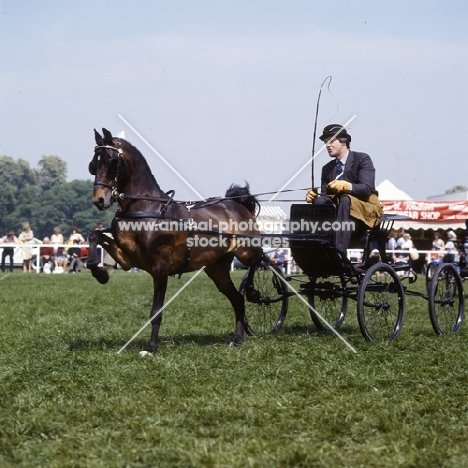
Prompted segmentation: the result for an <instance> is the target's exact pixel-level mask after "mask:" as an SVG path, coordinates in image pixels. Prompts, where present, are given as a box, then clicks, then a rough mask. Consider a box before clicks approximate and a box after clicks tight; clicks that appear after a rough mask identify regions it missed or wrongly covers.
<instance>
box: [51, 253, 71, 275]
mask: <svg viewBox="0 0 468 468" xmlns="http://www.w3.org/2000/svg"><path fill="white" fill-rule="evenodd" d="M67 264H68V255H67V253H66V252H65V249H64V248H63V247H58V249H57V255H56V256H55V268H54V273H63V272H64V271H65V270H66V268H67Z"/></svg>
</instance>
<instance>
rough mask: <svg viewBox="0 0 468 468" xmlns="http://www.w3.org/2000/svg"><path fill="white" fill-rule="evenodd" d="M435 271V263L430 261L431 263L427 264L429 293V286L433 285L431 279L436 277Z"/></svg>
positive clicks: (427, 287) (427, 288) (427, 289)
mask: <svg viewBox="0 0 468 468" xmlns="http://www.w3.org/2000/svg"><path fill="white" fill-rule="evenodd" d="M435 271H436V265H435V263H429V265H427V270H426V291H427V293H428V294H429V287H430V285H431V280H432V278H433V277H434V273H435Z"/></svg>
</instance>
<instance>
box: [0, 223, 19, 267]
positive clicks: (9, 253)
mask: <svg viewBox="0 0 468 468" xmlns="http://www.w3.org/2000/svg"><path fill="white" fill-rule="evenodd" d="M18 242H19V241H18V238H17V237H16V236H15V231H13V229H10V230H9V231H8V232H7V233H6V235H5V236H3V237H2V243H4V244H17V243H18ZM14 254H15V248H14V247H3V252H2V272H3V273H5V260H6V258H7V257H10V272H12V271H13V256H14Z"/></svg>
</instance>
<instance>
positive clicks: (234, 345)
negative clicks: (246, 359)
mask: <svg viewBox="0 0 468 468" xmlns="http://www.w3.org/2000/svg"><path fill="white" fill-rule="evenodd" d="M227 345H228V348H238V347H239V346H242V343H239V342H238V341H234V340H233V341H228V343H227Z"/></svg>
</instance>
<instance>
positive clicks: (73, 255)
mask: <svg viewBox="0 0 468 468" xmlns="http://www.w3.org/2000/svg"><path fill="white" fill-rule="evenodd" d="M79 243H80V241H79V240H78V239H75V240H74V241H73V247H70V248H69V249H68V256H69V258H70V265H69V266H68V273H76V272H77V271H81V247H79V245H78V244H79Z"/></svg>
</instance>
